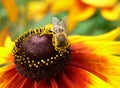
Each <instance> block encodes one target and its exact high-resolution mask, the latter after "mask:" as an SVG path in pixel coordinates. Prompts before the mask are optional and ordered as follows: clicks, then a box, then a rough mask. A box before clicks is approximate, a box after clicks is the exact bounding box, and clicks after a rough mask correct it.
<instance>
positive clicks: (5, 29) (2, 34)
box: [0, 26, 9, 46]
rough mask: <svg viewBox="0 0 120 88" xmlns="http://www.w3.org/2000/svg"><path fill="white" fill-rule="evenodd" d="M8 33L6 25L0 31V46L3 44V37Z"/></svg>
mask: <svg viewBox="0 0 120 88" xmlns="http://www.w3.org/2000/svg"><path fill="white" fill-rule="evenodd" d="M8 35H9V32H8V26H6V27H5V28H4V29H2V31H0V46H3V45H4V43H5V41H4V40H5V38H6V37H7V36H8Z"/></svg>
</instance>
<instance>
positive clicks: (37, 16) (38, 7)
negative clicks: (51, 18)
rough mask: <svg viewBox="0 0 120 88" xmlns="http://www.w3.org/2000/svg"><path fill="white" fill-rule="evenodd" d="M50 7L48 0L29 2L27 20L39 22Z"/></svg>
mask: <svg viewBox="0 0 120 88" xmlns="http://www.w3.org/2000/svg"><path fill="white" fill-rule="evenodd" d="M50 6H51V2H49V1H48V0H44V1H29V2H28V3H27V17H28V20H34V21H39V20H41V19H42V18H43V17H44V16H45V15H46V14H47V13H48V12H49V9H50Z"/></svg>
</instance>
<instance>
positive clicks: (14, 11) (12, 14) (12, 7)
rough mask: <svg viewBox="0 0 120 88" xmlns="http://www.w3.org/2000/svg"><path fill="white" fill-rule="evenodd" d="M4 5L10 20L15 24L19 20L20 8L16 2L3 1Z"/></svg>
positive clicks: (11, 0) (12, 0) (13, 0)
mask: <svg viewBox="0 0 120 88" xmlns="http://www.w3.org/2000/svg"><path fill="white" fill-rule="evenodd" d="M2 4H3V6H4V8H5V10H6V12H7V15H8V18H9V20H10V21H11V22H12V23H15V22H16V21H17V20H18V8H17V5H16V2H15V0H2Z"/></svg>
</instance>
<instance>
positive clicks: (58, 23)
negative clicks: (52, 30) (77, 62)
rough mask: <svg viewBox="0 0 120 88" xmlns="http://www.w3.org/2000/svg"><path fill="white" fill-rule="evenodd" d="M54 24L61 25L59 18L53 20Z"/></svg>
mask: <svg viewBox="0 0 120 88" xmlns="http://www.w3.org/2000/svg"><path fill="white" fill-rule="evenodd" d="M52 23H53V25H60V21H59V19H58V18H57V17H53V18H52Z"/></svg>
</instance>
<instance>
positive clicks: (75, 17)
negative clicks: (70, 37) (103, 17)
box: [68, 5, 96, 32]
mask: <svg viewBox="0 0 120 88" xmlns="http://www.w3.org/2000/svg"><path fill="white" fill-rule="evenodd" d="M95 12H96V8H94V7H92V6H88V5H83V6H82V5H80V6H77V5H76V6H74V7H73V8H72V9H71V10H70V12H69V14H68V25H69V26H68V30H69V31H70V32H71V31H72V29H73V28H74V27H75V26H76V24H77V23H78V22H80V21H84V20H87V19H89V18H90V17H91V16H93V15H94V13H95Z"/></svg>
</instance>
